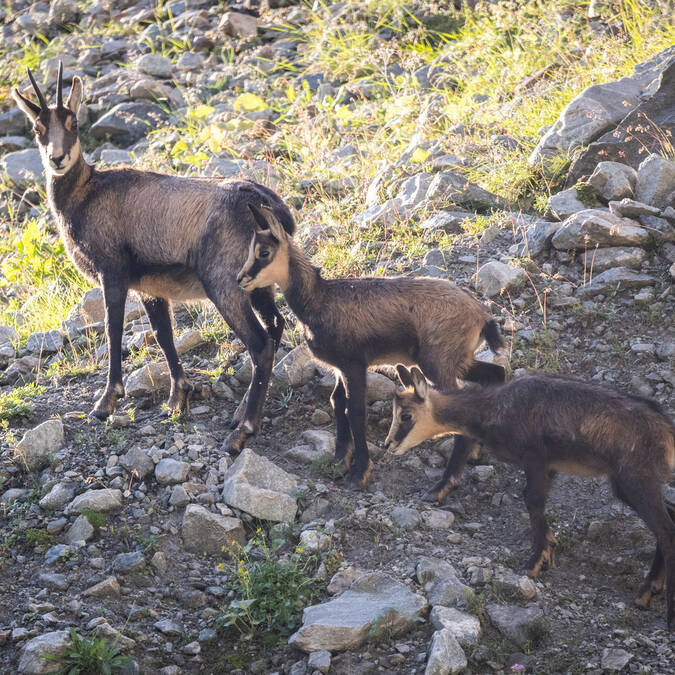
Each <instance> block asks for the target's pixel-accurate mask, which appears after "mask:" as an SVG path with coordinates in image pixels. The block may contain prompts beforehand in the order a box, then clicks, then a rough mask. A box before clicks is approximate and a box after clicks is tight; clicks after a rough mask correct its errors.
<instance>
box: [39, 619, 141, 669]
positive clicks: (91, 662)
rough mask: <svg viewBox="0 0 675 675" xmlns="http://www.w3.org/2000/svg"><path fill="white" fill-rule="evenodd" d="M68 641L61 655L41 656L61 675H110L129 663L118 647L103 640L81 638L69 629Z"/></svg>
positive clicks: (128, 659) (129, 659)
mask: <svg viewBox="0 0 675 675" xmlns="http://www.w3.org/2000/svg"><path fill="white" fill-rule="evenodd" d="M70 639H71V640H72V644H71V645H70V647H68V649H67V650H66V651H65V652H64V653H63V654H61V655H56V654H42V658H45V659H49V660H50V661H55V662H56V663H58V664H59V666H61V669H60V670H59V673H61V674H62V675H112V673H118V672H120V671H121V670H122V668H123V667H124V666H125V665H126V664H127V663H129V662H130V661H131V658H130V657H129V656H125V655H124V654H121V653H120V648H119V646H118V645H114V644H112V645H109V644H108V641H107V640H106V639H105V638H96V637H94V638H91V639H89V638H81V637H80V636H79V635H78V634H77V633H76V632H75V629H74V628H71V629H70Z"/></svg>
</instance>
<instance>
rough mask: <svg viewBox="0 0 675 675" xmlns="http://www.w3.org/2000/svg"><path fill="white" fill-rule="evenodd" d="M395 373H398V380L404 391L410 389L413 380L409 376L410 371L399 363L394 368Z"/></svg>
mask: <svg viewBox="0 0 675 675" xmlns="http://www.w3.org/2000/svg"><path fill="white" fill-rule="evenodd" d="M396 372H397V373H398V379H399V380H401V384H402V385H403V386H404V387H405V388H406V389H412V386H413V380H412V377H411V375H410V371H409V370H408V369H407V368H406V367H405V366H404V365H403V364H401V363H399V364H398V365H397V366H396Z"/></svg>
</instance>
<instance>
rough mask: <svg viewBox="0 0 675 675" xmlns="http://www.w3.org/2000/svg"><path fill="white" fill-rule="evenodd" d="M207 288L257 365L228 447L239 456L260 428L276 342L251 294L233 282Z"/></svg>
mask: <svg viewBox="0 0 675 675" xmlns="http://www.w3.org/2000/svg"><path fill="white" fill-rule="evenodd" d="M204 287H205V289H206V292H207V294H208V296H209V298H210V300H211V301H212V302H213V304H214V305H215V306H216V307H217V309H218V311H219V312H220V313H221V314H222V316H223V318H224V319H225V321H226V322H227V324H228V325H229V326H230V327H231V328H232V330H234V332H235V333H236V334H237V335H238V336H239V338H240V339H241V341H242V342H243V343H244V344H245V345H246V349H247V350H248V353H249V354H250V356H251V361H252V363H253V374H252V375H251V383H250V385H249V388H248V391H247V392H246V396H247V398H246V410H245V413H244V417H243V419H242V420H241V422H240V423H239V425H238V426H237V428H236V429H235V430H234V431H232V433H231V434H230V435H229V436H228V438H227V440H226V441H225V445H224V449H225V450H226V451H227V452H234V453H238V452H240V451H241V450H242V449H243V447H244V444H245V443H246V440H247V439H248V438H250V437H251V436H253V435H255V434H256V433H257V432H258V430H259V428H260V418H261V417H262V407H263V404H264V403H265V396H266V394H267V387H268V386H269V382H270V375H271V374H272V365H273V364H274V341H273V339H272V338H271V337H270V336H269V335H268V334H267V331H266V330H265V329H264V328H263V327H262V325H261V323H260V321H258V319H257V317H256V315H255V314H254V313H253V309H252V307H251V303H250V301H249V296H248V294H246V293H244V291H242V290H241V289H240V288H239V286H238V285H237V284H236V282H235V281H234V280H232V282H231V283H230V282H229V280H228V281H226V282H224V283H223V282H222V280H221V284H220V285H219V286H217V287H214V288H211V286H210V285H209V284H208V283H207V284H205V286H204Z"/></svg>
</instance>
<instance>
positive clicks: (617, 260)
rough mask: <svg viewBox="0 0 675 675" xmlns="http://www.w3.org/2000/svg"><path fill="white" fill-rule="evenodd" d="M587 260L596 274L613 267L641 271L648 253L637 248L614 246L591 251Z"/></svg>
mask: <svg viewBox="0 0 675 675" xmlns="http://www.w3.org/2000/svg"><path fill="white" fill-rule="evenodd" d="M587 258H588V259H589V260H590V262H589V263H588V264H589V265H592V266H593V270H594V272H595V273H597V272H604V271H605V270H608V269H611V268H612V267H629V268H631V269H639V268H640V266H641V265H642V263H643V262H644V261H645V260H647V251H645V250H644V249H643V248H637V247H635V246H633V247H631V246H612V247H611V248H599V249H597V250H594V251H592V252H590V251H589V253H588V256H587Z"/></svg>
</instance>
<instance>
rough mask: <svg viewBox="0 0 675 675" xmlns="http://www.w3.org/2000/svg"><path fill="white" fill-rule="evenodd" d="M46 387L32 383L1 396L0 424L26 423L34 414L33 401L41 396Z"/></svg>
mask: <svg viewBox="0 0 675 675" xmlns="http://www.w3.org/2000/svg"><path fill="white" fill-rule="evenodd" d="M43 392H44V387H42V386H40V385H38V384H35V383H34V382H30V383H29V384H24V385H21V386H19V387H14V388H13V389H10V390H9V391H5V392H3V393H2V394H0V423H4V424H7V423H9V422H11V421H16V420H19V421H21V422H25V421H27V420H28V419H30V417H31V415H32V414H33V404H32V403H31V402H30V401H31V399H33V398H36V397H37V396H40V395H41V394H42V393H43Z"/></svg>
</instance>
